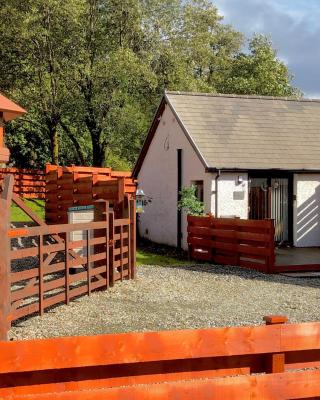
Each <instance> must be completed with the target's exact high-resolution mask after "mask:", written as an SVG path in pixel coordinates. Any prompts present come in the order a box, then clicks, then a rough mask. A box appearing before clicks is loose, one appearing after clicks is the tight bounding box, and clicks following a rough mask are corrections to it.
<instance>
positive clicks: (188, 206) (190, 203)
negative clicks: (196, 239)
mask: <svg viewBox="0 0 320 400" xmlns="http://www.w3.org/2000/svg"><path fill="white" fill-rule="evenodd" d="M180 194H181V200H179V201H178V210H184V211H186V212H187V214H188V215H197V216H199V215H203V212H204V204H203V202H202V201H200V200H198V198H197V196H196V187H195V186H194V185H191V186H185V187H184V188H183V189H182V190H181V192H180Z"/></svg>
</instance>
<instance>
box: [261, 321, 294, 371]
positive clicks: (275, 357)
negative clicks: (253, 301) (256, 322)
mask: <svg viewBox="0 0 320 400" xmlns="http://www.w3.org/2000/svg"><path fill="white" fill-rule="evenodd" d="M263 320H264V321H265V323H266V325H281V324H285V323H286V322H288V318H287V317H286V316H283V315H268V316H265V317H263ZM284 368H285V354H284V353H274V354H267V359H266V372H267V373H278V372H284Z"/></svg>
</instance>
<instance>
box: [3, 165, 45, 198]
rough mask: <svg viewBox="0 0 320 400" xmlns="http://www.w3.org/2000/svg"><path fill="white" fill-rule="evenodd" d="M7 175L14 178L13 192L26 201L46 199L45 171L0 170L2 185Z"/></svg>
mask: <svg viewBox="0 0 320 400" xmlns="http://www.w3.org/2000/svg"><path fill="white" fill-rule="evenodd" d="M7 175H12V176H13V177H14V187H13V191H14V193H16V194H17V195H19V196H20V197H23V198H25V199H44V198H45V186H46V178H45V173H44V171H43V170H35V169H19V168H0V184H1V183H2V182H3V178H4V177H5V176H7Z"/></svg>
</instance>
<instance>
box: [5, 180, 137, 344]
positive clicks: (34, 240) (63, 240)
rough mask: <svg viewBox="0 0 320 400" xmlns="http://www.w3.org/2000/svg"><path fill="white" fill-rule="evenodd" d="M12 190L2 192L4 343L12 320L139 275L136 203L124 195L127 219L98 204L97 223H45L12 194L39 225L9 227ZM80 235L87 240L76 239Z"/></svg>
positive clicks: (37, 312)
mask: <svg viewBox="0 0 320 400" xmlns="http://www.w3.org/2000/svg"><path fill="white" fill-rule="evenodd" d="M9 192H10V187H9V188H7V189H5V191H3V192H2V194H1V197H0V201H1V204H0V206H1V207H0V210H1V211H3V212H4V214H3V219H2V220H1V221H0V222H1V224H0V228H1V232H2V233H3V237H2V239H1V240H2V241H1V243H0V245H1V246H0V247H1V248H2V250H3V253H2V254H1V256H2V259H1V263H2V264H1V269H0V272H1V276H0V277H1V280H0V283H1V288H2V290H1V291H0V306H1V309H0V311H1V313H0V340H1V339H2V340H4V339H5V338H6V337H7V332H8V330H9V329H10V324H11V322H13V321H15V320H17V319H19V318H22V317H26V316H29V315H32V314H40V315H43V313H44V312H45V310H46V309H47V308H48V307H52V306H54V305H57V304H60V303H65V304H69V302H70V301H71V300H72V299H74V298H75V297H78V296H81V295H84V294H88V295H90V293H91V292H92V291H94V290H96V289H99V288H100V289H101V288H105V289H108V288H109V286H113V285H114V284H115V282H116V281H119V280H121V281H122V280H123V279H132V278H134V277H135V257H136V255H135V251H136V250H135V249H136V241H135V235H136V231H135V229H136V228H135V200H134V199H129V197H128V196H125V200H124V203H123V210H122V214H123V215H122V218H116V217H115V215H114V212H113V211H110V208H109V202H108V201H105V200H98V201H96V202H95V203H94V204H95V207H94V219H95V221H94V222H86V223H75V224H60V225H46V224H45V223H44V222H43V221H41V220H40V219H39V218H38V217H37V216H35V215H33V212H32V210H30V209H28V207H27V206H25V205H24V204H23V201H22V200H21V199H20V198H19V197H17V196H16V195H13V201H15V202H16V203H17V204H18V205H20V206H21V207H22V208H23V210H25V211H26V212H27V213H28V215H29V216H30V217H31V218H33V219H34V222H35V223H37V224H38V226H32V227H27V226H24V227H22V228H15V229H12V228H11V227H10V226H9V223H8V221H9V220H10V219H9V217H8V216H9V208H10V196H9V195H8V194H9ZM74 232H77V233H78V236H79V234H80V235H81V236H82V237H81V239H80V240H79V237H78V238H76V236H73V235H72V233H74Z"/></svg>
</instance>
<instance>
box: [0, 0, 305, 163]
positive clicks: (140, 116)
mask: <svg viewBox="0 0 320 400" xmlns="http://www.w3.org/2000/svg"><path fill="white" fill-rule="evenodd" d="M0 6H1V7H0V20H1V22H2V23H1V25H0V90H4V91H6V93H7V94H8V95H9V96H11V97H13V99H15V100H17V101H18V102H20V103H21V104H22V105H24V106H25V108H27V110H28V114H27V116H26V117H24V118H23V119H21V120H20V121H19V122H16V123H12V125H11V127H10V126H9V127H8V144H9V146H11V148H12V154H13V161H14V162H15V163H16V164H17V165H21V166H23V165H26V166H30V165H36V164H37V165H39V166H40V165H41V164H43V163H44V162H46V161H48V160H50V159H51V161H52V162H54V163H61V164H70V163H77V164H82V165H84V164H88V165H90V164H92V165H95V166H102V165H106V163H112V165H116V166H121V165H123V166H124V167H130V166H132V164H133V163H134V161H135V159H136V157H137V154H138V152H139V150H140V148H141V145H142V142H143V140H144V137H145V134H146V132H147V129H148V125H149V124H150V120H151V118H152V115H153V114H154V112H155V109H156V107H157V105H158V104H159V101H160V98H161V96H162V95H163V92H164V90H165V89H168V90H181V91H199V92H221V93H227V92H228V93H239V94H261V95H265V94H267V95H275V96H291V95H294V96H295V95H299V92H298V91H297V90H296V89H294V88H293V87H292V86H291V78H292V77H291V75H290V73H289V71H288V69H287V67H286V66H285V65H284V64H283V63H282V62H281V61H280V60H279V59H277V57H276V52H275V51H274V49H273V48H272V44H271V42H270V41H268V40H267V39H266V38H264V37H260V36H256V37H254V38H253V39H252V40H251V41H250V43H249V51H248V52H243V51H242V48H243V45H244V43H245V42H244V37H243V35H242V34H241V33H239V32H237V31H236V30H234V29H233V28H232V27H231V26H229V25H225V24H223V23H222V17H221V16H220V15H219V13H218V10H217V8H216V7H214V6H213V5H212V3H211V2H210V1H209V0H121V2H119V1H118V0H25V1H23V2H22V1H20V0H0ZM30 143H32V144H34V145H35V149H33V150H32V151H31V149H30V145H29V144H30Z"/></svg>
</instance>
